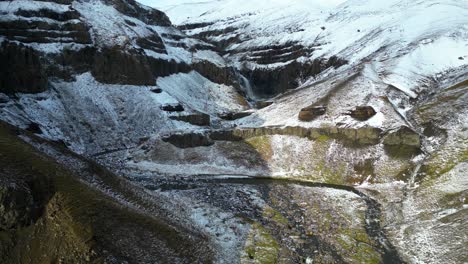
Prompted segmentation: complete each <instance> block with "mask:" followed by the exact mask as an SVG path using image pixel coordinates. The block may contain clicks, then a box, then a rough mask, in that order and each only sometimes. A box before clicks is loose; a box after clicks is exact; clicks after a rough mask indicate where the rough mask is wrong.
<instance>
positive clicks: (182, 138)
mask: <svg viewBox="0 0 468 264" xmlns="http://www.w3.org/2000/svg"><path fill="white" fill-rule="evenodd" d="M162 140H163V141H164V142H169V143H171V144H172V145H174V146H176V147H178V148H195V147H208V146H211V145H213V144H214V142H213V140H211V139H210V138H209V137H207V136H206V135H205V134H202V133H187V134H173V135H170V136H167V137H163V139H162Z"/></svg>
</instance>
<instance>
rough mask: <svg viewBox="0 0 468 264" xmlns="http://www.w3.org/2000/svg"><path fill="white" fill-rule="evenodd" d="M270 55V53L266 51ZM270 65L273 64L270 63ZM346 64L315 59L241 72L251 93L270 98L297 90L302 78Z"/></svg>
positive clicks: (344, 62) (339, 61) (331, 60)
mask: <svg viewBox="0 0 468 264" xmlns="http://www.w3.org/2000/svg"><path fill="white" fill-rule="evenodd" d="M266 54H270V51H266ZM270 63H275V61H271V62H270ZM346 63H347V62H346V61H345V60H341V59H337V58H336V57H332V58H330V59H321V60H319V59H317V60H314V61H312V62H307V63H301V62H297V61H292V62H290V63H287V64H286V65H284V66H282V67H278V68H273V69H271V68H268V67H266V68H265V67H256V68H254V69H249V68H244V69H241V72H242V74H243V75H244V76H246V77H247V79H248V80H249V81H250V83H251V86H252V89H253V92H254V93H255V94H256V95H258V96H261V97H272V96H275V95H277V94H279V93H283V92H286V91H287V90H290V89H294V88H297V87H298V86H299V85H300V83H302V82H304V81H306V79H304V78H303V77H304V76H315V75H317V74H319V73H321V72H322V71H325V70H326V69H328V68H330V67H336V68H338V67H340V66H342V65H344V64H346Z"/></svg>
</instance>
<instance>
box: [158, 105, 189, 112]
mask: <svg viewBox="0 0 468 264" xmlns="http://www.w3.org/2000/svg"><path fill="white" fill-rule="evenodd" d="M161 110H163V111H166V112H183V111H184V107H183V106H182V105H181V104H167V105H162V106H161Z"/></svg>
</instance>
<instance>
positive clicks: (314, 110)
mask: <svg viewBox="0 0 468 264" xmlns="http://www.w3.org/2000/svg"><path fill="white" fill-rule="evenodd" d="M326 111H327V107H325V106H309V107H306V108H302V109H301V111H300V112H299V120H301V121H306V122H308V121H312V120H314V119H315V118H317V117H319V116H321V115H324V114H325V112H326Z"/></svg>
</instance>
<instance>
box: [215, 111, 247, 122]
mask: <svg viewBox="0 0 468 264" xmlns="http://www.w3.org/2000/svg"><path fill="white" fill-rule="evenodd" d="M251 114H252V112H236V113H233V112H229V113H222V114H219V115H218V117H219V118H221V119H224V120H228V121H232V120H237V119H241V118H244V117H247V116H249V115H251Z"/></svg>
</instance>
